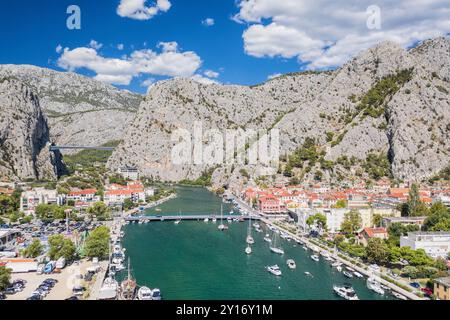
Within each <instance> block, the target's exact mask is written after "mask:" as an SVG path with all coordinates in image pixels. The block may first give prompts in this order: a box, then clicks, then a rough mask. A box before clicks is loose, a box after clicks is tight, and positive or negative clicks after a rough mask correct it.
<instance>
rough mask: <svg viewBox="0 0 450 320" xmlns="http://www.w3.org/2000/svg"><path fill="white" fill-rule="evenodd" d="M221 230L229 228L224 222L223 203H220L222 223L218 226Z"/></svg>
mask: <svg viewBox="0 0 450 320" xmlns="http://www.w3.org/2000/svg"><path fill="white" fill-rule="evenodd" d="M217 229H219V230H220V231H225V230H228V226H227V225H225V224H223V205H222V204H221V205H220V224H219V226H218V227H217Z"/></svg>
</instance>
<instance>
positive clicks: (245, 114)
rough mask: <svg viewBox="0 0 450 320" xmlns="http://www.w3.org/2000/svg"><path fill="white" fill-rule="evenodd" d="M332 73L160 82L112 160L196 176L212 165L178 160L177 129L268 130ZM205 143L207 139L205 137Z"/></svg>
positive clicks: (158, 174)
mask: <svg viewBox="0 0 450 320" xmlns="http://www.w3.org/2000/svg"><path fill="white" fill-rule="evenodd" d="M329 78H330V74H327V73H319V74H315V73H311V74H304V75H291V76H285V77H280V78H278V79H274V80H271V81H269V82H268V83H266V84H264V85H260V86H255V87H243V86H222V85H215V84H213V85H204V84H199V83H197V82H195V81H193V80H190V79H182V78H180V79H174V80H169V81H165V82H160V83H158V84H156V85H155V86H154V87H153V88H152V89H151V91H150V93H149V94H148V95H147V97H146V98H145V101H144V102H143V103H142V104H141V107H140V110H139V112H138V113H137V115H136V118H135V120H134V122H133V123H132V124H131V125H130V128H129V130H128V132H127V133H126V135H125V136H124V138H123V143H122V144H121V145H119V147H118V148H117V149H116V151H115V152H114V153H113V155H112V157H111V158H110V160H109V162H108V164H109V166H110V168H112V169H115V168H117V166H119V165H121V164H131V165H137V166H138V167H139V168H140V169H141V171H142V172H143V174H145V175H147V176H152V177H154V178H158V179H162V180H170V181H178V180H181V179H195V178H197V177H198V176H199V175H200V174H201V173H202V171H204V170H205V169H206V168H207V167H208V166H207V165H189V164H181V165H176V164H174V163H173V161H172V155H171V150H172V148H173V146H174V145H175V142H176V141H171V137H172V134H174V132H175V131H176V130H178V129H185V130H187V131H188V132H190V133H191V134H192V138H193V134H194V125H195V122H199V123H201V125H202V129H203V133H205V132H206V131H208V130H212V129H215V130H219V132H221V133H225V132H226V130H227V129H242V130H245V129H253V130H261V129H269V128H271V127H273V126H275V125H276V124H277V123H278V121H280V119H282V118H283V116H284V115H286V114H288V113H290V112H293V111H294V110H295V108H296V105H298V104H301V103H304V102H306V101H308V100H309V99H311V98H312V97H314V96H315V95H316V94H317V93H318V92H320V90H321V89H322V88H323V87H324V86H326V85H327V83H328V81H329ZM203 142H204V143H205V148H206V146H207V145H208V141H203Z"/></svg>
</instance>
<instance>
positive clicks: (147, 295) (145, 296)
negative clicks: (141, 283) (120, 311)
mask: <svg viewBox="0 0 450 320" xmlns="http://www.w3.org/2000/svg"><path fill="white" fill-rule="evenodd" d="M152 293H153V292H152V289H150V288H148V287H140V288H139V290H138V293H137V299H138V300H152Z"/></svg>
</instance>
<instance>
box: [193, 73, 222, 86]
mask: <svg viewBox="0 0 450 320" xmlns="http://www.w3.org/2000/svg"><path fill="white" fill-rule="evenodd" d="M191 79H192V80H194V81H195V82H198V83H201V84H218V83H219V82H218V81H216V80H213V79H209V78H207V77H204V76H202V75H200V74H194V75H193V76H192V77H191Z"/></svg>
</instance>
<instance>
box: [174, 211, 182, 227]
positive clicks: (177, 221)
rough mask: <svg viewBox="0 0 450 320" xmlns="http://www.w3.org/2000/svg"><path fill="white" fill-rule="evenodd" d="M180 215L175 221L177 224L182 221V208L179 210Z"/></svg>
mask: <svg viewBox="0 0 450 320" xmlns="http://www.w3.org/2000/svg"><path fill="white" fill-rule="evenodd" d="M178 216H179V218H178V220H176V221H175V224H179V223H180V222H181V210H180V211H178Z"/></svg>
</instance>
